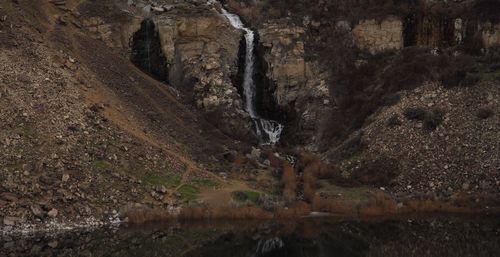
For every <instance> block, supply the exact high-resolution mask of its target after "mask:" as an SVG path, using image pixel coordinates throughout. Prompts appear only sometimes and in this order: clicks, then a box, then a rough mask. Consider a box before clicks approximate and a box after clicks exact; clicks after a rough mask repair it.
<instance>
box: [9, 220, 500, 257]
mask: <svg viewBox="0 0 500 257" xmlns="http://www.w3.org/2000/svg"><path fill="white" fill-rule="evenodd" d="M0 245H1V246H2V248H1V250H0V256H176V257H177V256H184V257H198V256H201V257H281V256H287V257H288V256H289V257H312V256H315V257H316V256H318V257H323V256H337V257H357V256H394V257H396V256H398V257H400V256H419V257H420V256H432V257H434V256H435V257H438V256H439V257H443V256H454V257H456V256H471V257H472V256H474V257H477V256H500V219H498V217H488V218H484V217H483V218H478V219H470V218H449V217H448V218H426V219H415V220H408V219H401V220H384V221H338V220H331V219H330V220H327V219H321V220H318V219H311V220H299V221H287V222H248V221H247V222H221V221H219V222H203V223H199V222H197V223H193V222H190V223H184V224H182V223H162V224H149V225H144V226H135V227H128V228H119V229H116V230H100V231H94V232H77V233H71V234H65V235H60V236H52V237H50V236H40V237H35V238H30V239H26V238H25V239H13V238H5V237H4V238H2V239H1V241H0Z"/></svg>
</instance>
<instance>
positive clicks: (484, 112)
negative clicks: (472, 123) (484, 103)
mask: <svg viewBox="0 0 500 257" xmlns="http://www.w3.org/2000/svg"><path fill="white" fill-rule="evenodd" d="M476 116H477V117H478V118H480V119H487V118H489V117H491V116H493V110H492V109H491V108H489V107H481V108H479V109H478V110H477V112H476Z"/></svg>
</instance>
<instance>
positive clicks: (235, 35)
mask: <svg viewBox="0 0 500 257" xmlns="http://www.w3.org/2000/svg"><path fill="white" fill-rule="evenodd" d="M148 6H149V5H146V4H140V3H138V4H137V5H124V8H126V10H127V11H128V12H129V15H127V17H126V18H120V17H121V16H123V12H117V14H116V15H114V16H113V17H109V18H108V20H109V21H108V22H105V21H103V20H102V18H100V17H99V16H97V17H93V15H98V14H99V13H98V12H97V11H96V10H94V9H95V8H96V6H95V4H90V3H89V4H88V6H82V7H81V10H82V17H81V18H80V20H81V21H82V25H83V26H84V27H85V28H87V29H88V30H89V31H90V32H91V33H93V34H94V35H95V36H96V38H99V39H102V40H103V41H104V42H106V44H107V45H108V46H110V47H113V48H118V50H119V51H121V52H122V53H124V54H125V55H126V56H130V55H131V54H134V53H136V52H137V51H140V48H141V46H140V45H141V43H142V44H144V42H143V41H141V38H140V37H138V36H137V33H140V32H141V31H143V30H146V29H147V28H146V27H145V26H147V23H144V21H145V20H151V25H150V26H151V28H150V29H151V33H150V34H151V35H150V36H151V37H153V34H157V39H156V40H158V41H159V42H158V47H161V49H159V50H160V53H161V54H162V55H163V56H164V58H165V59H166V64H165V65H161V64H158V63H152V64H149V63H148V62H151V60H146V63H148V65H152V66H155V67H158V66H163V67H162V69H163V70H164V73H165V74H167V75H166V78H165V81H166V82H168V83H169V84H170V85H171V86H173V87H175V88H176V89H178V90H180V91H181V92H182V93H183V94H184V95H186V96H187V98H186V100H187V101H188V102H191V103H192V104H193V105H195V106H196V107H197V108H199V109H200V110H202V111H203V112H205V114H206V115H207V117H209V118H210V119H211V120H212V122H213V124H214V125H216V126H217V127H219V128H220V129H222V130H223V131H224V132H225V133H227V134H228V135H231V136H233V137H234V138H237V139H243V140H253V139H254V138H255V135H254V132H253V130H254V129H253V127H252V126H253V125H252V123H251V120H250V117H249V116H248V114H247V113H246V112H245V111H244V110H243V107H242V101H241V96H240V95H239V94H238V90H237V85H234V84H233V80H234V78H235V77H237V76H238V64H239V50H240V41H241V39H242V31H238V30H236V29H235V28H233V27H232V26H231V25H230V24H229V23H228V22H227V20H226V18H224V17H223V16H222V15H220V14H219V12H218V11H217V9H216V8H215V6H209V5H207V4H204V3H196V2H195V3H191V4H189V3H186V4H183V5H171V6H169V8H168V9H167V8H165V9H158V8H157V9H152V10H150V11H148V12H146V13H145V11H144V8H146V7H148ZM115 12H116V11H115ZM141 23H143V26H142V27H141ZM134 35H136V36H135V37H134ZM146 35H147V34H143V37H144V36H146ZM134 40H137V42H134ZM135 48H137V49H135ZM134 51H135V52H134ZM144 58H145V57H144Z"/></svg>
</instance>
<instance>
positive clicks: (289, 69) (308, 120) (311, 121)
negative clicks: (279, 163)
mask: <svg viewBox="0 0 500 257" xmlns="http://www.w3.org/2000/svg"><path fill="white" fill-rule="evenodd" d="M304 34H305V29H304V27H302V26H296V25H293V24H291V23H290V22H288V21H287V20H277V21H271V22H269V23H265V24H263V26H262V28H261V29H259V36H260V44H261V45H262V48H263V56H262V57H263V59H264V60H265V62H266V64H267V67H268V68H267V72H266V76H267V77H268V78H269V79H270V80H271V81H272V82H273V85H274V88H273V91H272V96H273V97H274V99H275V101H276V104H277V105H278V106H279V107H280V108H281V109H282V110H284V111H285V113H286V115H287V119H288V123H287V124H286V126H287V127H286V132H285V133H286V134H285V137H284V138H283V141H284V142H287V141H294V142H304V143H307V141H308V140H310V139H311V138H314V136H315V135H314V133H315V132H316V128H317V127H318V126H319V123H320V121H321V119H322V117H324V114H325V112H326V111H327V110H328V105H329V93H328V88H327V85H326V80H327V73H326V72H325V71H324V70H323V69H322V68H321V67H320V65H319V64H318V62H316V61H309V60H306V53H305V47H304V43H305V42H304V38H305V35H304Z"/></svg>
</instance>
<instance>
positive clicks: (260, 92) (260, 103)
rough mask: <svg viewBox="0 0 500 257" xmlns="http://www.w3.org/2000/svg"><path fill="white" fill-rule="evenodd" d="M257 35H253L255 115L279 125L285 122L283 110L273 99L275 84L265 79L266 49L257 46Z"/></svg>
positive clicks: (266, 67) (266, 68)
mask: <svg viewBox="0 0 500 257" xmlns="http://www.w3.org/2000/svg"><path fill="white" fill-rule="evenodd" d="M259 39H260V38H259V35H258V34H256V35H255V44H254V45H255V48H254V53H255V66H254V74H253V78H254V81H255V85H256V89H257V92H256V97H255V107H256V109H257V113H258V114H259V115H260V116H261V117H263V118H265V119H270V120H275V121H278V122H280V123H282V124H283V123H285V122H286V115H285V112H284V110H282V109H281V108H280V107H279V106H278V104H277V103H276V99H275V98H274V91H275V90H276V84H275V83H274V82H273V81H272V80H271V79H269V78H268V77H267V70H268V69H269V67H268V65H267V63H266V60H265V59H264V53H265V51H266V49H265V48H264V47H263V46H261V45H260V44H259Z"/></svg>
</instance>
